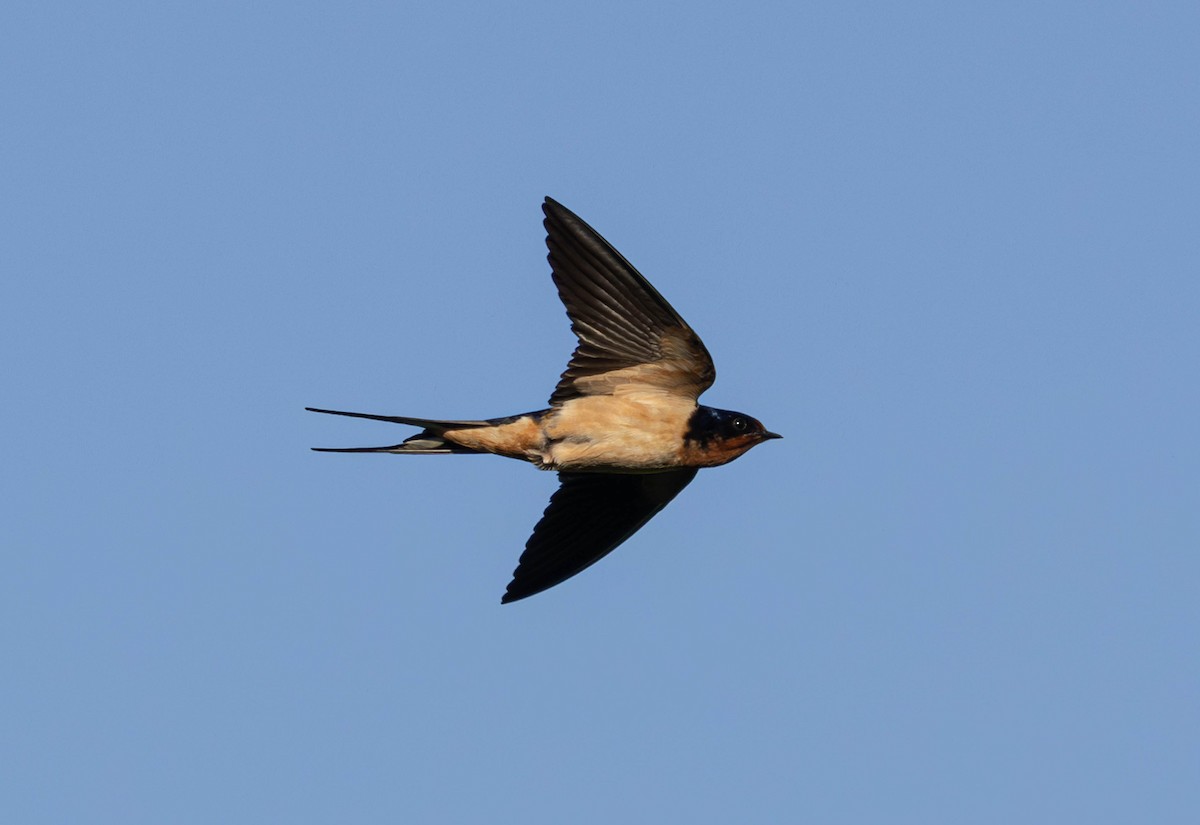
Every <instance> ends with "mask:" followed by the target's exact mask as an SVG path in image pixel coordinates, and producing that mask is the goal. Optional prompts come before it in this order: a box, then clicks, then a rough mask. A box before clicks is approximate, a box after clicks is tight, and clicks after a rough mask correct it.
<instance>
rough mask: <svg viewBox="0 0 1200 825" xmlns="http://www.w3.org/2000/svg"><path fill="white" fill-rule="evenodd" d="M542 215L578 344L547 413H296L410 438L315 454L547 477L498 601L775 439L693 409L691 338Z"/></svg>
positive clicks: (561, 223) (594, 240)
mask: <svg viewBox="0 0 1200 825" xmlns="http://www.w3.org/2000/svg"><path fill="white" fill-rule="evenodd" d="M543 210H544V211H545V213H546V221H545V225H546V230H547V238H546V244H547V246H548V247H549V249H550V255H549V259H550V264H551V269H552V271H553V275H554V281H555V284H556V285H557V286H558V290H559V295H560V297H561V298H562V300H563V303H564V304H565V305H566V307H567V314H568V315H569V316H570V318H571V326H572V329H573V330H574V331H575V333H576V335H577V336H578V338H579V346H578V347H577V348H576V350H575V353H574V355H573V356H572V358H571V361H570V363H569V364H568V366H567V370H566V371H565V372H564V373H563V375H562V378H561V379H560V380H559V383H558V387H557V388H556V389H555V391H554V393H553V395H551V397H550V406H549V408H547V409H543V410H539V411H537V412H531V413H524V414H521V415H514V416H509V417H507V418H497V419H490V420H486V421H441V420H433V419H423V418H410V417H405V416H383V415H372V414H367V413H350V412H342V411H338V410H321V409H314V408H311V407H310V408H309V409H311V410H313V412H323V413H331V414H334V415H346V416H351V417H355V418H369V419H374V420H381V421H390V422H393V423H399V424H408V425H411V426H416V427H420V428H421V432H419V433H417V434H416V435H414V436H412V437H410V438H408V439H406V440H405V441H403V442H401V443H400V444H395V445H392V446H388V447H353V448H348V449H347V448H341V449H328V450H324V451H326V452H383V453H396V454H405V453H408V454H422V455H429V454H463V453H468V454H469V453H491V454H494V455H500V456H505V457H507V458H515V459H520V460H523V461H528V462H530V463H531V464H533V465H535V466H536V467H538V468H539V469H542V470H554V471H557V472H559V473H560V478H561V480H562V486H561V487H560V488H559V490H558V492H557V493H555V494H554V496H553V497H552V498H551V500H550V506H549V507H548V508H547V510H546V513H545V515H544V516H543V518H542V520H541V522H539V523H538V526H537V527H536V528H535V529H534V533H533V536H532V537H531V538H530V539H529V542H528V543H527V544H526V548H525V553H523V554H522V556H521V561H520V564H519V566H518V567H517V570H516V571H515V572H514V577H513V581H512V583H510V584H509V587H508V591H507V593H506V594H505V596H504V599H503V600H502V601H505V602H509V601H515V600H517V599H520V598H524V597H526V596H531V595H533V594H534V593H538V592H540V591H542V590H545V589H546V588H549V587H553V586H554V585H555V584H558V583H559V582H561V581H563V580H565V579H567V578H569V577H570V576H573V575H574V574H575V573H578V572H579V571H580V570H583V569H584V568H585V567H587V566H589V565H591V564H592V563H594V562H595V561H597V560H599V559H600V558H602V557H603V556H604V555H606V554H607V553H608V552H610V551H611V550H613V549H614V548H615V547H616V546H617V545H618V544H620V543H621V542H622V541H624V540H625V539H626V538H628V537H629V536H631V535H632V534H633V533H634V532H636V531H637V530H638V529H639V528H640V527H641V526H642V525H643V524H645V522H646V521H648V520H649V519H650V518H651V517H652V516H653V515H654V514H655V513H657V512H658V511H659V510H661V509H662V508H663V507H664V506H666V504H667V503H668V502H669V501H670V500H671V499H672V498H674V497H675V495H676V494H677V493H678V492H679V491H680V490H682V489H683V488H684V487H685V486H686V485H687V484H688V483H689V482H690V481H691V480H692V478H693V477H694V476H695V474H696V471H697V470H699V469H700V468H704V467H715V466H718V465H721V464H725V463H727V462H729V461H732V460H733V459H735V458H737V457H738V456H740V455H742V454H743V453H745V452H746V451H747V450H749V449H750V448H751V447H754V446H755V445H756V444H760V443H762V442H763V441H765V440H767V439H770V438H778V437H779V436H777V435H775V434H774V433H771V432H768V431H767V430H766V429H765V428H764V427H763V426H762V424H760V423H759V422H758V421H756V420H755V419H753V418H751V417H749V416H746V415H742V414H741V413H735V412H730V411H727V410H718V409H715V408H713V407H706V406H702V405H699V404H698V403H697V398H698V397H699V395H700V393H702V392H703V391H704V390H705V389H707V388H708V387H709V386H711V385H712V382H713V380H714V378H715V375H716V371H715V369H714V368H713V364H712V359H711V357H710V356H709V354H708V351H707V350H706V349H705V347H704V344H703V343H701V341H700V339H699V337H698V336H697V335H696V334H695V333H694V332H693V331H692V330H691V328H690V327H689V326H688V325H687V323H686V322H684V320H683V319H682V318H681V317H679V315H678V313H676V312H675V310H674V309H672V308H671V306H670V304H668V303H667V302H666V300H665V299H663V297H662V296H661V295H659V294H658V292H657V291H655V289H654V288H653V287H652V286H650V284H649V283H648V282H647V281H646V280H645V278H643V277H642V276H641V275H640V274H639V273H638V272H637V270H635V269H634V268H633V267H632V266H631V265H630V264H629V262H628V261H626V260H625V259H624V258H623V257H621V255H620V253H618V252H617V251H616V250H615V249H613V248H612V246H610V245H609V244H608V242H606V241H605V240H604V239H603V238H601V237H600V235H599V234H597V233H596V232H595V230H593V229H592V228H591V227H589V226H588V225H587V224H586V223H584V222H583V221H582V220H580V219H579V218H578V217H577V216H575V215H574V214H573V213H572V212H570V211H569V210H568V209H566V208H565V207H563V206H562V205H560V204H558V203H556V202H555V201H553V200H551V199H550V198H547V199H546V203H545V205H544V207H543Z"/></svg>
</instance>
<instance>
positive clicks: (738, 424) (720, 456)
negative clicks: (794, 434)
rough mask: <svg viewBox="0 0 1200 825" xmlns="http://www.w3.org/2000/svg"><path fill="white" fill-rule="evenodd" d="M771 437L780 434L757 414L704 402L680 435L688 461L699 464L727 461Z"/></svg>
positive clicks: (703, 465)
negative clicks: (684, 431)
mask: <svg viewBox="0 0 1200 825" xmlns="http://www.w3.org/2000/svg"><path fill="white" fill-rule="evenodd" d="M772 438H783V436H781V435H779V434H778V433H773V432H770V431H769V430H768V429H767V428H766V427H764V426H763V425H762V422H761V421H759V420H758V419H757V418H753V417H752V416H749V415H746V414H745V413H740V412H733V411H732V410H718V409H716V408H714V407H703V406H701V407H697V408H696V411H695V412H694V413H692V417H691V419H689V421H688V429H687V432H686V433H684V436H683V440H684V450H685V452H686V453H687V454H688V460H689V463H694V465H695V466H702V467H715V466H717V465H719V464H726V463H728V462H730V461H733V460H734V459H735V458H737V457H738V456H740V455H741V454H742V453H744V452H746V451H747V450H749V449H750V448H751V447H754V446H756V445H758V444H761V443H763V442H764V441H769V440H770V439H772Z"/></svg>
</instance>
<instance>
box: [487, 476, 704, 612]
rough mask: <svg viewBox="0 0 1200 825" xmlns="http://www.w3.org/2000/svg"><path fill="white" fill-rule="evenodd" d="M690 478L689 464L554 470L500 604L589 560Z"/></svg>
mask: <svg viewBox="0 0 1200 825" xmlns="http://www.w3.org/2000/svg"><path fill="white" fill-rule="evenodd" d="M695 476H696V470H695V468H688V469H684V470H672V471H671V472H666V473H639V474H630V475H618V474H612V473H559V475H558V477H559V480H560V482H561V486H560V487H559V488H558V491H557V492H556V493H555V494H554V495H553V496H551V497H550V506H548V507H547V508H546V513H545V515H543V516H542V520H541V521H539V522H538V524H537V527H535V528H533V535H532V536H530V537H529V541H528V542H526V544H525V552H524V553H522V554H521V561H520V563H519V564H518V565H517V569H516V570H515V571H513V580H512V581H511V582H510V583H509V585H508V591H507V592H506V593H505V594H504V597H503V598H502V599H501V600H500V601H501V603H502V604H507V603H508V602H515V601H517V600H518V599H523V598H525V597H526V596H532V595H533V594H535V593H540V592H542V591H543V590H546V589H547V588H550V587H553V586H554V585H556V584H558V583H560V582H563V581H566V580H567V579H569V578H571V577H572V576H574V575H575V574H576V573H578V572H580V571H581V570H583V569H585V568H587V567H590V566H591V565H593V564H595V563H596V562H598V561H599V560H600V559H602V558H604V557H605V556H606V555H608V554H609V553H610V552H612V551H613V550H614V549H615V548H616V547H617V546H618V545H619V544H621V542H623V541H625V539H627V538H629V537H630V536H632V535H633V534H634V533H636V532H637V531H638V530H639V529H641V527H642V525H643V524H645V523H646V522H648V521H649V520H650V519H651V518H653V517H654V514H655V513H657V512H658V511H659V510H661V509H662V508H663V507H666V506H667V503H668V502H670V501H671V499H673V498H675V496H677V495H678V494H679V491H680V490H682V489H683V488H684V487H686V486H687V485H688V483H689V482H690V481H691V480H692V479H693V478H694V477H695Z"/></svg>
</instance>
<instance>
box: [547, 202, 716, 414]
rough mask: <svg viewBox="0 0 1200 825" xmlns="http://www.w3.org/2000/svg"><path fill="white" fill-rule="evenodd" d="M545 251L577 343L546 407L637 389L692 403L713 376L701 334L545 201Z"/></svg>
mask: <svg viewBox="0 0 1200 825" xmlns="http://www.w3.org/2000/svg"><path fill="white" fill-rule="evenodd" d="M542 211H543V212H544V213H545V214H546V220H545V221H544V225H545V227H546V246H547V247H548V248H549V250H550V254H549V260H550V267H551V269H552V271H553V276H554V283H555V285H556V286H557V287H558V294H559V297H560V298H562V302H563V304H565V305H566V307H567V315H568V316H569V317H570V319H571V329H572V330H573V331H574V332H575V335H576V337H578V338H579V345H578V346H577V347H576V348H575V352H574V354H573V355H572V356H571V361H570V363H568V364H567V369H566V371H565V372H564V373H563V374H562V377H561V378H560V379H559V381H558V386H557V387H556V388H555V390H554V394H553V395H551V396H550V403H551V405H557V404H561V403H563V402H564V401H568V400H570V399H572V398H576V397H578V396H582V395H608V394H610V393H612V392H613V391H614V389H615V388H616V387H619V386H624V385H628V384H642V385H646V386H649V387H653V388H656V389H663V390H666V391H668V392H670V393H673V394H677V395H682V396H687V397H690V398H692V399H695V398H697V397H698V396H699V395H700V393H702V392H704V391H705V390H706V389H708V388H709V387H711V386H712V383H713V380H714V379H715V378H716V369H715V368H714V367H713V362H712V357H711V356H710V355H709V354H708V350H707V349H705V347H704V344H703V342H701V340H700V338H699V336H697V335H696V333H695V332H693V331H692V328H691V327H689V326H688V325H687V322H686V321H684V320H683V319H682V318H681V317H679V313H677V312H676V311H675V310H674V309H672V307H671V305H670V304H668V303H667V301H666V299H665V298H663V297H662V296H661V295H659V294H658V291H657V290H656V289H655V288H654V287H652V286H651V285H650V283H649V282H648V281H647V280H646V279H645V278H643V277H642V276H641V274H640V273H639V272H638V271H637V270H636V269H634V268H633V265H632V264H630V263H629V261H627V260H625V258H624V257H622V256H621V253H620V252H618V251H617V250H615V249H613V247H612V245H610V244H609V243H608V241H606V240H604V238H602V237H600V234H599V233H598V232H596V230H594V229H592V228H591V227H590V226H588V225H587V224H586V223H584V222H583V221H582V220H580V219H579V217H578V216H577V215H575V213H573V212H572V211H571V210H569V209H567V208H566V207H565V206H563V205H562V204H560V203H558V202H557V201H555V200H553V199H552V198H546V202H545V203H544V204H543V205H542Z"/></svg>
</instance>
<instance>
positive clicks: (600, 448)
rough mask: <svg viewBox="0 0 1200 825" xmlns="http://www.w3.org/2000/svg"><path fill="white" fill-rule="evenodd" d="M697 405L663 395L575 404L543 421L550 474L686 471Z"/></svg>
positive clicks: (603, 397) (597, 398)
mask: <svg viewBox="0 0 1200 825" xmlns="http://www.w3.org/2000/svg"><path fill="white" fill-rule="evenodd" d="M695 408H696V405H695V402H694V401H691V400H690V399H684V398H676V397H673V396H670V395H667V394H664V393H644V394H637V393H628V394H625V395H595V396H583V397H580V398H573V399H571V400H570V401H567V402H566V403H564V404H563V405H562V406H561V407H559V408H557V409H556V410H554V411H552V412H551V413H549V414H548V415H547V416H546V417H545V418H544V419H543V421H542V428H543V431H544V433H545V435H546V451H545V452H546V456H545V457H546V459H547V460H545V461H544V466H545V467H546V469H555V470H565V471H574V472H587V471H593V472H654V471H656V470H665V469H670V468H673V467H679V466H681V460H682V451H683V448H684V443H683V434H684V432H686V430H687V423H688V419H689V418H690V417H691V414H692V412H693V411H694V410H695Z"/></svg>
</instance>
